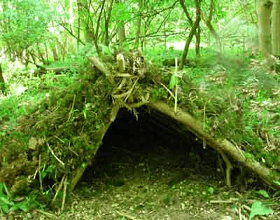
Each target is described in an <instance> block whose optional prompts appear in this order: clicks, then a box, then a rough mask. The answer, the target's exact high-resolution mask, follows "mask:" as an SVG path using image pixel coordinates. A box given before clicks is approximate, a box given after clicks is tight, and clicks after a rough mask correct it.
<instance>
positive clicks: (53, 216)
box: [36, 209, 57, 219]
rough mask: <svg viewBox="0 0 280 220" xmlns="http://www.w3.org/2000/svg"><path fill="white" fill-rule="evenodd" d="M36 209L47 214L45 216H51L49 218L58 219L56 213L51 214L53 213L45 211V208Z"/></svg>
mask: <svg viewBox="0 0 280 220" xmlns="http://www.w3.org/2000/svg"><path fill="white" fill-rule="evenodd" d="M36 211H37V212H40V213H41V214H43V215H45V216H47V217H49V218H52V219H56V218H57V216H56V215H54V214H51V213H48V212H45V211H43V210H41V209H36Z"/></svg>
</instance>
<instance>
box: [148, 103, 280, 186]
mask: <svg viewBox="0 0 280 220" xmlns="http://www.w3.org/2000/svg"><path fill="white" fill-rule="evenodd" d="M148 106H150V107H151V108H152V109H155V110H157V111H159V112H161V113H163V114H165V115H167V116H169V117H170V118H172V119H174V120H176V121H177V122H180V123H182V124H183V125H184V126H185V127H186V129H188V130H189V131H191V132H192V133H193V134H195V135H196V136H197V137H198V138H201V140H203V141H206V143H207V144H208V145H209V146H210V147H212V148H213V149H215V150H216V151H217V152H219V153H221V154H222V155H223V154H226V155H227V156H229V157H231V158H233V159H234V160H235V161H237V162H238V163H239V164H241V165H242V166H244V167H247V168H248V169H250V170H251V171H252V172H254V173H255V174H257V175H258V176H259V177H260V178H262V179H263V180H264V181H265V182H266V183H267V184H268V185H269V186H270V187H271V188H273V189H278V190H279V189H280V186H279V185H277V184H276V183H275V181H279V180H280V174H279V173H278V172H275V171H272V170H270V169H269V168H267V167H265V166H263V165H261V164H260V163H259V162H257V161H254V160H253V159H250V160H248V159H247V158H246V157H245V156H244V155H243V154H242V152H241V150H239V149H238V148H237V147H236V146H234V145H233V144H232V143H231V142H229V141H228V140H226V139H224V140H216V139H214V138H213V137H212V136H210V135H208V134H206V133H205V132H204V131H203V126H202V124H201V123H200V122H198V121H196V120H195V119H194V118H193V117H192V116H191V115H189V114H188V113H186V112H183V111H182V110H180V109H179V110H177V112H176V114H174V108H172V107H169V106H168V105H167V104H165V103H162V102H152V103H149V104H148Z"/></svg>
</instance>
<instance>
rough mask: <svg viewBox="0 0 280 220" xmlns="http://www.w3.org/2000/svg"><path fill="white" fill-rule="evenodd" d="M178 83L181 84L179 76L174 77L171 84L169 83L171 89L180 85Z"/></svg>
mask: <svg viewBox="0 0 280 220" xmlns="http://www.w3.org/2000/svg"><path fill="white" fill-rule="evenodd" d="M178 83H179V80H178V78H177V76H175V75H172V76H171V79H170V82H169V89H173V88H174V87H175V86H176V85H178Z"/></svg>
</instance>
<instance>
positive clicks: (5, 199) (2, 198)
mask: <svg viewBox="0 0 280 220" xmlns="http://www.w3.org/2000/svg"><path fill="white" fill-rule="evenodd" d="M0 200H1V201H2V202H3V203H4V204H7V205H14V203H13V202H12V201H11V200H10V199H9V198H8V197H7V196H1V197H0Z"/></svg>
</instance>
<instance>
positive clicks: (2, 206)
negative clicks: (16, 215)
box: [0, 203, 9, 213]
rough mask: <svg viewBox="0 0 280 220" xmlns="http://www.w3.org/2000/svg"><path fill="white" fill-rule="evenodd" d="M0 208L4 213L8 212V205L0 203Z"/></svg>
mask: <svg viewBox="0 0 280 220" xmlns="http://www.w3.org/2000/svg"><path fill="white" fill-rule="evenodd" d="M0 210H2V211H3V212H5V213H8V212H9V206H8V205H7V204H1V203H0Z"/></svg>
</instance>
